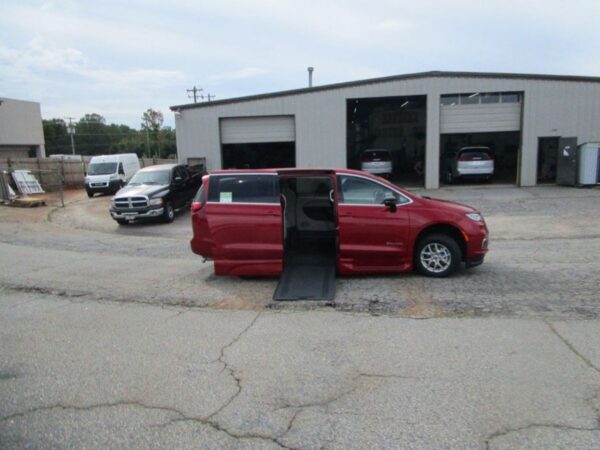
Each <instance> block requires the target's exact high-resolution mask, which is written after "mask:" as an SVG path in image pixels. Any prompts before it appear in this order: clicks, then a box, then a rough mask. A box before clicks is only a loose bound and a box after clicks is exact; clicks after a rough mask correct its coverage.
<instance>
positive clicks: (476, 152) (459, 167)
mask: <svg viewBox="0 0 600 450" xmlns="http://www.w3.org/2000/svg"><path fill="white" fill-rule="evenodd" d="M442 176H443V177H444V181H445V182H446V183H448V184H452V183H454V182H455V181H457V180H459V179H464V178H479V179H485V180H488V181H489V180H491V179H492V177H493V176H494V154H493V153H492V151H491V150H490V148H489V147H483V146H481V147H461V148H460V149H458V150H457V151H455V152H449V153H447V154H446V155H445V157H444V159H443V160H442Z"/></svg>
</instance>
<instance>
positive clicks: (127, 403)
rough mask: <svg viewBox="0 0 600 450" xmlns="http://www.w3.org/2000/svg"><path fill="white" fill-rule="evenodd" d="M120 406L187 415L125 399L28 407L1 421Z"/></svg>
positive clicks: (180, 415)
mask: <svg viewBox="0 0 600 450" xmlns="http://www.w3.org/2000/svg"><path fill="white" fill-rule="evenodd" d="M119 406H132V407H138V408H143V409H149V410H155V411H163V412H168V413H172V414H177V415H178V416H179V417H181V418H183V417H185V415H184V414H183V413H182V412H181V411H179V410H178V409H175V408H170V407H167V406H154V405H146V404H144V403H142V402H138V401H125V400H123V401H118V402H112V403H97V404H93V405H86V406H78V405H64V404H62V403H56V404H54V405H50V406H39V407H36V408H31V409H28V410H26V411H21V412H17V413H14V414H10V415H8V416H4V417H0V422H7V421H10V420H13V419H17V418H21V417H25V416H27V415H30V414H35V413H37V412H43V411H52V410H55V409H60V410H62V411H68V410H72V411H93V410H95V409H99V408H115V407H119Z"/></svg>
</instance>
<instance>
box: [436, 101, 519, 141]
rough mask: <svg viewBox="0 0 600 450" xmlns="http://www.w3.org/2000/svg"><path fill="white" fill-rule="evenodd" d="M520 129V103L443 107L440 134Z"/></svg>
mask: <svg viewBox="0 0 600 450" xmlns="http://www.w3.org/2000/svg"><path fill="white" fill-rule="evenodd" d="M520 129H521V104H520V103H494V104H485V105H484V104H478V105H442V106H441V110H440V132H441V133H442V134H447V133H487V132H494V131H519V130H520Z"/></svg>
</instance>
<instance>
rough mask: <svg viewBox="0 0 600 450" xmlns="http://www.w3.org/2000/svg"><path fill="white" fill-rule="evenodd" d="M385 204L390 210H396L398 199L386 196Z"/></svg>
mask: <svg viewBox="0 0 600 450" xmlns="http://www.w3.org/2000/svg"><path fill="white" fill-rule="evenodd" d="M383 204H384V205H385V206H386V207H387V208H388V209H389V210H390V212H396V210H397V209H398V208H397V207H396V199H395V198H386V199H385V200H384V201H383Z"/></svg>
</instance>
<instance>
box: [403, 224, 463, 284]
mask: <svg viewBox="0 0 600 450" xmlns="http://www.w3.org/2000/svg"><path fill="white" fill-rule="evenodd" d="M427 255H430V256H429V257H428V256H427ZM428 261H429V262H428ZM460 261H461V251H460V246H459V245H458V243H457V242H456V241H455V240H454V239H453V238H452V237H450V236H448V235H446V234H429V235H426V236H425V237H423V238H422V239H421V240H420V241H419V242H418V243H417V246H416V249H415V258H414V266H415V269H416V270H417V271H418V272H419V273H421V274H422V275H425V276H427V277H435V278H444V277H447V276H449V275H452V274H453V273H454V272H456V269H458V267H459V265H460Z"/></svg>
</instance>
